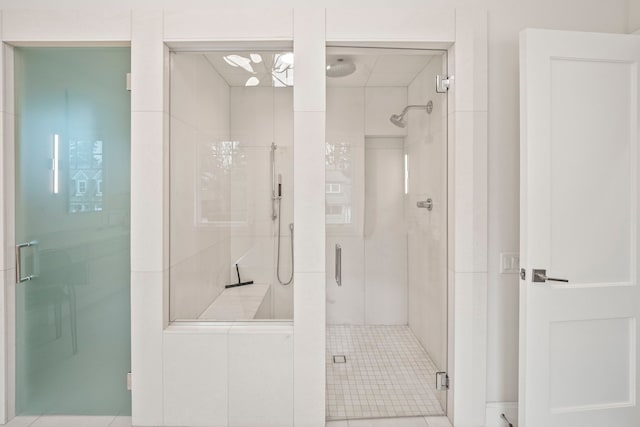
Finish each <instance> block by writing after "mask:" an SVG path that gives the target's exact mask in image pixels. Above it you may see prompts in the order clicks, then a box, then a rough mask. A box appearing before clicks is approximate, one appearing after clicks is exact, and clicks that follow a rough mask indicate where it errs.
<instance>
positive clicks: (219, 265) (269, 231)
mask: <svg viewBox="0 0 640 427" xmlns="http://www.w3.org/2000/svg"><path fill="white" fill-rule="evenodd" d="M170 78H171V85H170V88H171V96H170V100H171V105H170V116H171V140H170V147H169V150H170V168H171V171H170V183H169V185H170V224H169V226H170V242H171V244H170V248H169V259H170V270H169V293H170V302H169V317H170V320H171V321H189V320H200V321H202V320H206V321H222V320H225V321H227V320H231V321H234V320H237V321H246V320H258V319H291V318H292V315H293V286H285V285H282V284H280V283H279V282H278V279H277V273H276V269H277V268H276V266H277V265H278V263H277V260H278V252H277V247H278V241H280V243H281V245H280V246H281V250H280V251H279V255H280V261H281V262H280V271H281V277H283V278H284V277H289V275H290V273H291V268H292V261H291V249H290V244H289V242H290V241H292V239H291V236H292V234H291V228H290V227H289V226H288V225H289V224H290V223H291V221H292V220H293V179H292V175H293V164H292V162H293V150H292V147H293V88H292V87H291V85H292V84H293V54H292V53H291V52H280V51H274V52H267V51H264V50H262V51H260V53H255V52H254V53H249V52H247V51H244V52H172V53H171V77H170ZM273 145H275V146H277V147H278V149H277V151H275V153H272V148H271V147H272V146H273ZM270 154H272V156H273V159H272V161H270V159H271V157H270ZM274 165H275V166H274ZM274 176H275V177H279V178H280V179H278V180H277V181H275V180H274V178H273V177H274ZM274 182H277V183H278V184H280V185H278V187H277V193H276V196H275V197H277V200H278V203H281V204H282V205H281V209H280V210H278V211H277V212H278V215H276V216H275V217H274V215H273V212H274V208H273V207H274V188H273V187H272V185H274ZM276 185H277V184H276ZM280 215H281V216H280ZM278 221H281V224H282V227H281V228H280V227H278ZM239 277H241V279H240V278H239ZM238 282H242V283H245V282H253V283H251V284H244V285H242V286H237V287H226V286H229V285H234V284H238Z"/></svg>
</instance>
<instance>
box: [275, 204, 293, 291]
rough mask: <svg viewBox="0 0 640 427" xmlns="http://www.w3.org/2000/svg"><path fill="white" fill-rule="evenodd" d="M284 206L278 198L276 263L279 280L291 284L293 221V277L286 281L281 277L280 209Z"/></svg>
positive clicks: (282, 283) (290, 228)
mask: <svg viewBox="0 0 640 427" xmlns="http://www.w3.org/2000/svg"><path fill="white" fill-rule="evenodd" d="M281 207H282V203H281V200H278V255H277V263H276V277H277V278H278V282H280V284H281V285H289V284H290V283H291V282H292V281H293V223H291V224H289V231H290V232H291V233H290V234H291V277H289V280H287V281H286V282H283V281H282V279H281V278H280V240H281V237H280V219H281V218H282V216H281V215H280V209H281Z"/></svg>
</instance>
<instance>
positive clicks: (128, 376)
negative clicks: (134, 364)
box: [127, 372, 133, 391]
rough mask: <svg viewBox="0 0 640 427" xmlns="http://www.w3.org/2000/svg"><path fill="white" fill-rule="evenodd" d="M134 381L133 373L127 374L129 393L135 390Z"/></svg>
mask: <svg viewBox="0 0 640 427" xmlns="http://www.w3.org/2000/svg"><path fill="white" fill-rule="evenodd" d="M132 381H133V375H131V372H127V390H129V391H131V390H132V389H133V386H132Z"/></svg>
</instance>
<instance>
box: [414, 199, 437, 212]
mask: <svg viewBox="0 0 640 427" xmlns="http://www.w3.org/2000/svg"><path fill="white" fill-rule="evenodd" d="M416 206H417V207H419V208H421V209H426V210H428V211H431V210H433V199H431V198H429V199H427V200H420V201H418V202H417V203H416Z"/></svg>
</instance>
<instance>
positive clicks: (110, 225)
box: [15, 48, 131, 415]
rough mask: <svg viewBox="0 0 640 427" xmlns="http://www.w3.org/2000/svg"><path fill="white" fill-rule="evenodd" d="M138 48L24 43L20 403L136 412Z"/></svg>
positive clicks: (30, 409)
mask: <svg viewBox="0 0 640 427" xmlns="http://www.w3.org/2000/svg"><path fill="white" fill-rule="evenodd" d="M129 69H130V51H129V49H128V48H16V49H15V87H16V92H15V93H16V243H18V244H23V246H24V247H22V249H20V259H21V261H20V273H21V275H22V277H23V278H30V280H25V281H23V282H21V283H19V284H17V286H16V412H17V414H19V415H22V414H25V415H26V414H84V415H112V414H113V415H116V414H130V413H131V397H130V392H128V391H127V390H126V381H125V378H126V373H127V372H129V370H130V366H131V356H130V355H131V350H130V301H129V289H130V284H129V271H130V261H129V241H130V240H129V234H130V221H129V217H130V208H129V206H130V202H129V200H130V111H131V108H130V95H129V92H128V91H127V90H126V85H125V82H126V80H125V79H126V73H127V72H129Z"/></svg>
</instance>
